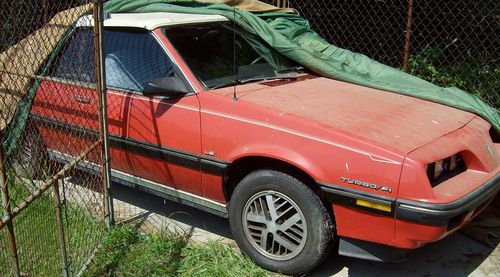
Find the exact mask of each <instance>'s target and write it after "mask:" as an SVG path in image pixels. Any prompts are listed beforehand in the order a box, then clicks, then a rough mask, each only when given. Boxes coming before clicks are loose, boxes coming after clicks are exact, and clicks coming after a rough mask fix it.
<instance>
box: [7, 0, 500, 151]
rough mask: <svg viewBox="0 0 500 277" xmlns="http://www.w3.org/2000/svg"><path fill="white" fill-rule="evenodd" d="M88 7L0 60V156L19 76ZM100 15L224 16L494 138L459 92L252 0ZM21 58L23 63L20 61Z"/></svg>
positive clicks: (13, 131)
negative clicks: (459, 115)
mask: <svg viewBox="0 0 500 277" xmlns="http://www.w3.org/2000/svg"><path fill="white" fill-rule="evenodd" d="M230 5H234V6H235V7H236V9H234V8H233V7H231V6H230ZM90 8H91V7H90V5H86V6H82V7H78V8H75V9H74V10H68V11H64V12H61V13H59V14H58V15H56V16H55V17H54V18H53V19H52V20H51V21H50V22H49V24H47V25H46V26H44V27H43V28H42V29H40V30H39V31H37V32H35V33H34V34H32V35H30V36H29V37H27V38H26V39H24V40H23V41H21V42H20V43H18V44H16V45H15V46H13V47H11V48H10V49H8V50H7V51H5V52H3V53H1V54H0V72H1V75H0V100H2V101H0V133H2V132H3V133H4V134H5V136H4V140H3V142H2V143H3V146H4V148H5V150H6V152H7V154H8V153H10V152H11V150H12V149H13V148H14V147H15V145H16V144H17V142H18V141H19V138H20V134H21V133H22V130H23V128H24V125H25V124H26V120H27V115H28V113H29V110H30V108H31V102H32V99H33V98H34V95H35V93H36V89H37V87H38V84H39V81H35V82H33V79H32V78H27V77H21V76H19V75H18V74H19V73H20V74H22V75H24V76H30V75H33V74H37V73H40V72H41V74H42V75H43V74H44V70H43V68H42V66H43V64H46V63H47V61H50V59H51V58H50V57H54V56H55V55H56V54H57V52H58V47H57V46H58V45H61V43H62V42H63V41H64V38H65V37H66V36H65V34H68V33H69V31H70V29H71V28H67V27H66V26H71V24H72V22H75V21H76V20H77V19H78V17H79V16H80V15H83V14H85V13H88V12H89V11H90ZM75 11H76V12H75ZM105 11H106V12H114V13H125V12H137V13H140V12H180V13H194V14H219V15H223V16H225V17H227V18H229V19H231V20H234V21H235V22H236V24H238V25H239V26H240V27H241V28H243V29H245V30H246V31H248V32H252V33H254V34H256V35H258V36H259V37H261V38H262V39H263V40H264V41H266V42H267V43H268V44H269V45H270V46H271V47H273V48H274V49H276V50H277V51H278V52H280V53H281V54H283V55H285V56H286V57H288V58H290V59H292V60H294V61H296V62H298V63H299V64H301V65H303V66H305V67H307V68H309V69H310V70H312V71H314V72H316V73H318V74H320V75H323V76H326V77H329V78H334V79H338V80H342V81H346V82H351V83H355V84H359V85H363V86H367V87H372V88H376V89H381V90H386V91H391V92H395V93H400V94H404V95H408V96H413V97H416V98H420V99H424V100H428V101H433V102H436V103H440V104H444V105H447V106H451V107H455V108H458V109H461V110H465V111H469V112H472V113H475V114H477V115H479V116H481V117H483V118H484V119H486V120H488V121H489V122H490V123H491V124H492V125H493V126H494V128H495V129H496V130H497V131H498V132H499V133H500V115H499V112H498V110H496V109H495V108H493V107H490V106H488V105H487V104H485V103H484V102H482V101H481V99H479V98H478V97H476V96H474V95H472V94H469V93H467V92H465V91H462V90H460V89H458V88H441V87H438V86H436V85H433V84H431V83H429V82H427V81H424V80H422V79H419V78H417V77H414V76H412V75H409V74H406V73H404V72H402V71H400V70H397V69H394V68H391V67H389V66H386V65H383V64H381V63H378V62H376V61H374V60H372V59H370V58H368V57H366V56H364V55H362V54H358V53H353V52H351V51H348V50H345V49H341V48H339V47H336V46H334V45H331V44H329V43H328V42H327V41H326V40H324V39H323V38H321V37H320V36H319V35H318V34H316V33H315V32H314V31H312V30H311V29H310V26H309V23H308V21H307V20H305V19H304V18H302V17H300V16H299V15H298V14H297V13H296V12H294V10H292V9H279V8H276V7H275V6H272V5H268V4H265V3H262V2H260V1H257V0H236V1H235V0H196V1H194V0H111V1H108V2H107V3H105ZM47 37H49V39H47ZM40 43H46V44H48V45H44V47H38V51H32V50H30V47H31V48H32V47H34V45H40ZM30 55H32V56H30ZM35 56H36V57H35ZM28 60H29V61H30V62H26V61H28ZM20 66H21V67H22V68H21V67H20ZM12 73H16V74H12ZM30 84H32V85H31V86H30ZM492 93H498V92H492ZM6 127H8V128H7V130H6V132H4V131H5V128H6Z"/></svg>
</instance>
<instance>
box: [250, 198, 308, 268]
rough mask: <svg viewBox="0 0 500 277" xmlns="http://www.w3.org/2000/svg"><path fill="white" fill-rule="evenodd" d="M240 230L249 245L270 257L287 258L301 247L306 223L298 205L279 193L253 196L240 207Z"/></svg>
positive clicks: (303, 243) (294, 254)
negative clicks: (241, 223) (242, 230)
mask: <svg viewBox="0 0 500 277" xmlns="http://www.w3.org/2000/svg"><path fill="white" fill-rule="evenodd" d="M242 220H243V229H244V231H245V235H246V238H247V239H248V241H249V242H250V244H251V245H252V246H253V247H254V248H255V249H256V250H257V251H259V253H261V254H262V255H264V256H266V257H268V258H271V259H273V260H289V259H291V258H293V257H295V256H297V255H298V254H299V253H300V252H301V251H302V249H304V246H305V243H306V239H307V223H306V220H305V217H304V214H303V213H302V211H301V210H300V208H299V206H298V205H297V204H296V203H295V202H294V201H293V200H292V199H290V198H289V197H287V196H286V195H284V194H283V193H280V192H277V191H273V190H268V191H261V192H259V193H256V194H255V195H253V196H252V197H251V198H250V199H249V200H248V201H247V203H246V204H245V208H244V209H243V215H242Z"/></svg>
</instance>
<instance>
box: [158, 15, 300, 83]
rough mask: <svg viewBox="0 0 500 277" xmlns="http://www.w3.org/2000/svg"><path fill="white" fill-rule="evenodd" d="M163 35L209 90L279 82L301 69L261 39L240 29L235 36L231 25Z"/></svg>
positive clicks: (190, 28)
mask: <svg viewBox="0 0 500 277" xmlns="http://www.w3.org/2000/svg"><path fill="white" fill-rule="evenodd" d="M164 32H165V35H166V36H167V37H168V39H169V40H170V42H171V43H172V44H173V45H174V47H175V49H176V50H177V51H178V52H179V54H180V55H181V56H182V58H183V59H184V61H185V62H186V63H187V65H188V66H189V68H190V69H191V71H192V72H193V73H194V74H195V75H196V78H198V80H199V81H200V82H201V83H202V84H203V85H204V86H205V87H206V88H217V87H222V86H224V85H231V84H234V83H235V81H244V80H262V79H272V78H279V77H281V76H283V74H282V73H281V72H287V73H289V72H290V71H297V69H298V68H299V65H298V64H296V63H295V62H293V61H292V60H290V59H288V58H286V57H285V56H283V55H281V54H280V53H278V52H277V51H275V50H274V49H272V48H271V47H270V46H269V45H268V44H266V43H265V42H264V41H262V40H261V39H260V38H259V37H257V36H255V35H253V34H251V33H249V32H246V31H244V30H242V29H241V28H236V32H235V33H233V25H232V23H231V22H219V23H207V24H203V25H189V26H174V27H168V28H166V29H164ZM233 42H234V43H233ZM234 54H236V55H235V57H234ZM235 63H236V68H235ZM235 73H236V76H235Z"/></svg>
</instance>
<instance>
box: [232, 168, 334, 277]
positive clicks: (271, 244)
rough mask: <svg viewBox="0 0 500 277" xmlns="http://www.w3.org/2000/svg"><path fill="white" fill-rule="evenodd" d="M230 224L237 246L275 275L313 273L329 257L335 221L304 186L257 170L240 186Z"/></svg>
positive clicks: (291, 179) (285, 176) (290, 179)
mask: <svg viewBox="0 0 500 277" xmlns="http://www.w3.org/2000/svg"><path fill="white" fill-rule="evenodd" d="M228 209H229V223H230V226H231V231H232V233H233V235H234V237H235V240H236V243H237V244H238V246H239V247H240V248H241V249H242V250H243V251H244V252H245V253H246V254H247V255H248V256H249V257H250V258H251V259H252V260H253V261H254V262H255V263H257V264H258V265H260V266H262V267H264V268H266V269H269V270H272V271H276V272H281V273H285V274H292V275H300V274H304V273H307V272H310V271H311V270H312V269H314V268H315V267H316V266H318V265H319V264H320V263H321V262H322V261H323V260H324V259H325V258H326V256H327V254H328V253H329V250H330V249H331V244H332V241H333V234H334V228H333V224H332V220H331V218H330V216H329V214H328V212H327V211H326V209H325V207H324V206H323V204H322V203H321V201H320V199H319V198H318V196H317V195H316V194H314V192H313V191H312V190H311V189H310V188H308V187H307V186H306V185H305V184H304V183H302V182H301V181H299V180H297V179H295V178H294V177H292V176H290V175H287V174H284V173H281V172H278V171H274V170H258V171H254V172H252V173H250V174H249V175H247V176H246V177H245V178H243V180H241V182H240V183H239V184H238V185H237V186H236V189H235V190H234V193H233V196H232V198H231V201H230V203H229V208H228Z"/></svg>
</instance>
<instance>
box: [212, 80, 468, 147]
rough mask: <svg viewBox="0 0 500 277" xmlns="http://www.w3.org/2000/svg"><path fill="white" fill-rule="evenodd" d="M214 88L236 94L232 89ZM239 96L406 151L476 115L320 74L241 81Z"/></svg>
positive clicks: (444, 133)
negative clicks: (296, 79) (317, 75)
mask: <svg viewBox="0 0 500 277" xmlns="http://www.w3.org/2000/svg"><path fill="white" fill-rule="evenodd" d="M309 78H310V77H309ZM214 92H215V93H220V94H226V95H227V96H228V97H230V96H232V94H230V93H229V91H228V90H220V91H214ZM231 92H232V89H231ZM237 95H238V100H240V101H247V102H251V103H253V104H258V105H261V106H265V107H268V108H271V109H274V110H277V111H279V112H280V114H285V113H286V114H291V115H295V116H298V117H301V118H304V119H307V120H311V121H315V122H316V123H320V124H323V125H327V126H329V127H331V128H333V129H336V130H341V131H343V132H346V133H349V134H351V135H353V136H356V137H359V138H361V139H364V140H367V141H369V142H373V143H375V144H377V145H380V146H385V147H386V148H388V149H392V150H397V151H400V152H401V153H402V154H407V153H409V152H411V151H412V150H414V149H416V148H418V147H420V146H422V145H424V144H427V143H428V142H430V141H433V140H435V139H437V138H439V137H442V136H444V135H446V134H448V133H450V132H452V131H454V130H457V129H459V128H461V127H462V126H464V125H465V124H467V123H468V122H469V121H470V120H472V119H473V118H474V117H475V115H473V114H471V113H468V112H464V111H461V110H458V109H455V108H451V107H447V106H444V105H441V104H437V103H433V102H429V101H425V100H421V99H417V98H413V97H409V96H404V95H400V94H396V93H391V92H386V91H381V90H377V89H371V88H367V87H363V86H359V85H354V84H350V83H345V82H341V81H336V80H332V79H328V78H319V77H318V78H310V79H308V78H305V80H299V81H296V82H279V81H278V82H277V81H274V82H262V83H258V84H255V83H254V84H248V85H243V86H238V87H237Z"/></svg>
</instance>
